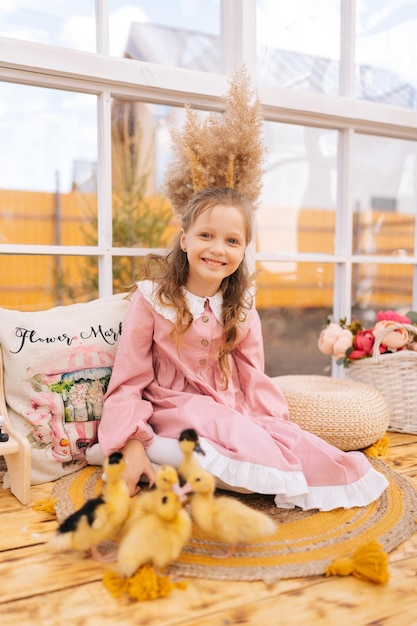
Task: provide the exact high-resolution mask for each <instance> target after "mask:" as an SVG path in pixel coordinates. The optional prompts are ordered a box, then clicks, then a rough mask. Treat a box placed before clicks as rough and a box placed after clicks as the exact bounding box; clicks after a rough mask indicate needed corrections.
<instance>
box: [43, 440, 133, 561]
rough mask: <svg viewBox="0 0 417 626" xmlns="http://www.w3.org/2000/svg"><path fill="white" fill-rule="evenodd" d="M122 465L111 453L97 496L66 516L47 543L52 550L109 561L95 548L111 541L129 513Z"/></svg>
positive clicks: (120, 456) (119, 453)
mask: <svg viewBox="0 0 417 626" xmlns="http://www.w3.org/2000/svg"><path fill="white" fill-rule="evenodd" d="M125 468H126V462H125V460H124V458H123V455H122V453H121V452H113V453H112V454H110V456H109V457H108V459H106V461H105V463H104V472H105V482H104V486H103V491H102V493H101V495H99V496H98V497H97V498H90V499H89V500H87V501H86V502H85V504H83V506H82V507H81V508H80V509H78V510H77V511H75V512H74V513H72V514H71V515H69V517H67V518H66V519H65V520H64V521H63V522H62V523H61V524H60V525H59V527H58V529H57V530H56V532H55V534H54V535H53V536H52V537H51V539H50V540H49V544H50V546H51V548H52V549H53V550H56V551H66V550H78V551H81V552H88V551H89V552H91V555H92V556H93V558H95V559H96V560H98V561H105V560H113V557H112V556H111V555H110V558H106V557H105V556H103V555H101V554H100V551H99V549H98V546H99V544H100V543H102V542H103V541H106V540H108V539H111V538H112V537H113V536H114V535H115V534H116V532H117V531H118V530H119V528H120V527H121V526H122V524H123V523H124V522H125V520H126V518H127V515H128V513H129V506H130V497H129V491H128V487H127V484H126V482H125V481H124V480H123V478H122V477H121V476H122V474H123V472H124V471H125Z"/></svg>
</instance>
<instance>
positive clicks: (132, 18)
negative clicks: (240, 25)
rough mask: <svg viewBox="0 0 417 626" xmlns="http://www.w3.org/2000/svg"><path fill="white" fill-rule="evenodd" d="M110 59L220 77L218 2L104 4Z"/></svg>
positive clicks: (163, 0)
mask: <svg viewBox="0 0 417 626" xmlns="http://www.w3.org/2000/svg"><path fill="white" fill-rule="evenodd" d="M109 7H110V54H111V55H112V56H118V57H127V58H130V59H134V60H138V61H149V62H151V63H159V64H161V65H169V66H174V67H182V68H186V69H192V70H200V71H203V72H212V73H223V55H222V50H221V45H220V0H194V1H193V2H184V1H182V0H169V2H167V0H152V1H151V2H150V1H149V0H133V1H131V0H110V1H109Z"/></svg>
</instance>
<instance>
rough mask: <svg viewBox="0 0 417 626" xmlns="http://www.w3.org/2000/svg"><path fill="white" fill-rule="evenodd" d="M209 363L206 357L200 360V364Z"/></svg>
mask: <svg viewBox="0 0 417 626" xmlns="http://www.w3.org/2000/svg"><path fill="white" fill-rule="evenodd" d="M206 363H207V361H206V359H200V360H199V364H200V365H205V364H206Z"/></svg>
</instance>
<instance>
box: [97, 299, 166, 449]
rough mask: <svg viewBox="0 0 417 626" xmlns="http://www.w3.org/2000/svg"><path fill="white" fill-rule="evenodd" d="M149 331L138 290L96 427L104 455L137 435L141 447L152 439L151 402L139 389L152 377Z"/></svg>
mask: <svg viewBox="0 0 417 626" xmlns="http://www.w3.org/2000/svg"><path fill="white" fill-rule="evenodd" d="M153 331H154V317H153V314H152V308H151V305H150V304H149V303H148V302H147V301H146V300H145V298H144V297H143V295H142V294H141V292H140V291H139V290H138V291H137V292H136V293H135V295H134V297H133V299H132V302H131V303H130V305H129V308H128V310H127V313H126V315H125V318H124V320H123V325H122V334H121V337H120V341H119V345H118V347H117V352H116V358H115V362H114V366H113V371H112V374H111V377H110V383H109V387H108V390H107V393H106V396H105V399H104V407H103V414H102V416H101V420H100V425H99V429H98V439H99V443H100V447H101V449H102V451H103V453H104V455H106V456H108V455H109V454H110V453H111V452H113V451H115V450H120V449H121V448H123V447H124V445H125V444H126V442H127V441H128V440H129V439H139V440H140V441H141V442H142V443H143V445H144V446H145V448H147V447H148V446H149V444H150V443H151V441H152V439H153V435H154V433H153V430H152V427H151V426H150V424H148V420H149V418H150V417H151V416H152V410H153V409H152V404H151V403H150V402H149V401H147V400H144V399H143V398H142V392H143V390H144V389H145V387H147V386H148V385H149V383H150V382H151V381H152V379H153V377H154V371H153V359H152V343H153Z"/></svg>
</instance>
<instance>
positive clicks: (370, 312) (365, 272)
mask: <svg viewBox="0 0 417 626" xmlns="http://www.w3.org/2000/svg"><path fill="white" fill-rule="evenodd" d="M412 286H413V268H412V266H411V265H388V264H377V263H361V264H357V265H354V266H353V268H352V308H353V314H354V315H356V316H357V317H359V318H360V319H361V320H365V321H366V320H368V319H369V321H371V322H374V321H375V317H376V313H377V312H378V311H379V310H380V309H384V310H385V309H392V310H401V311H403V312H404V313H407V311H410V309H411V308H412Z"/></svg>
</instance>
